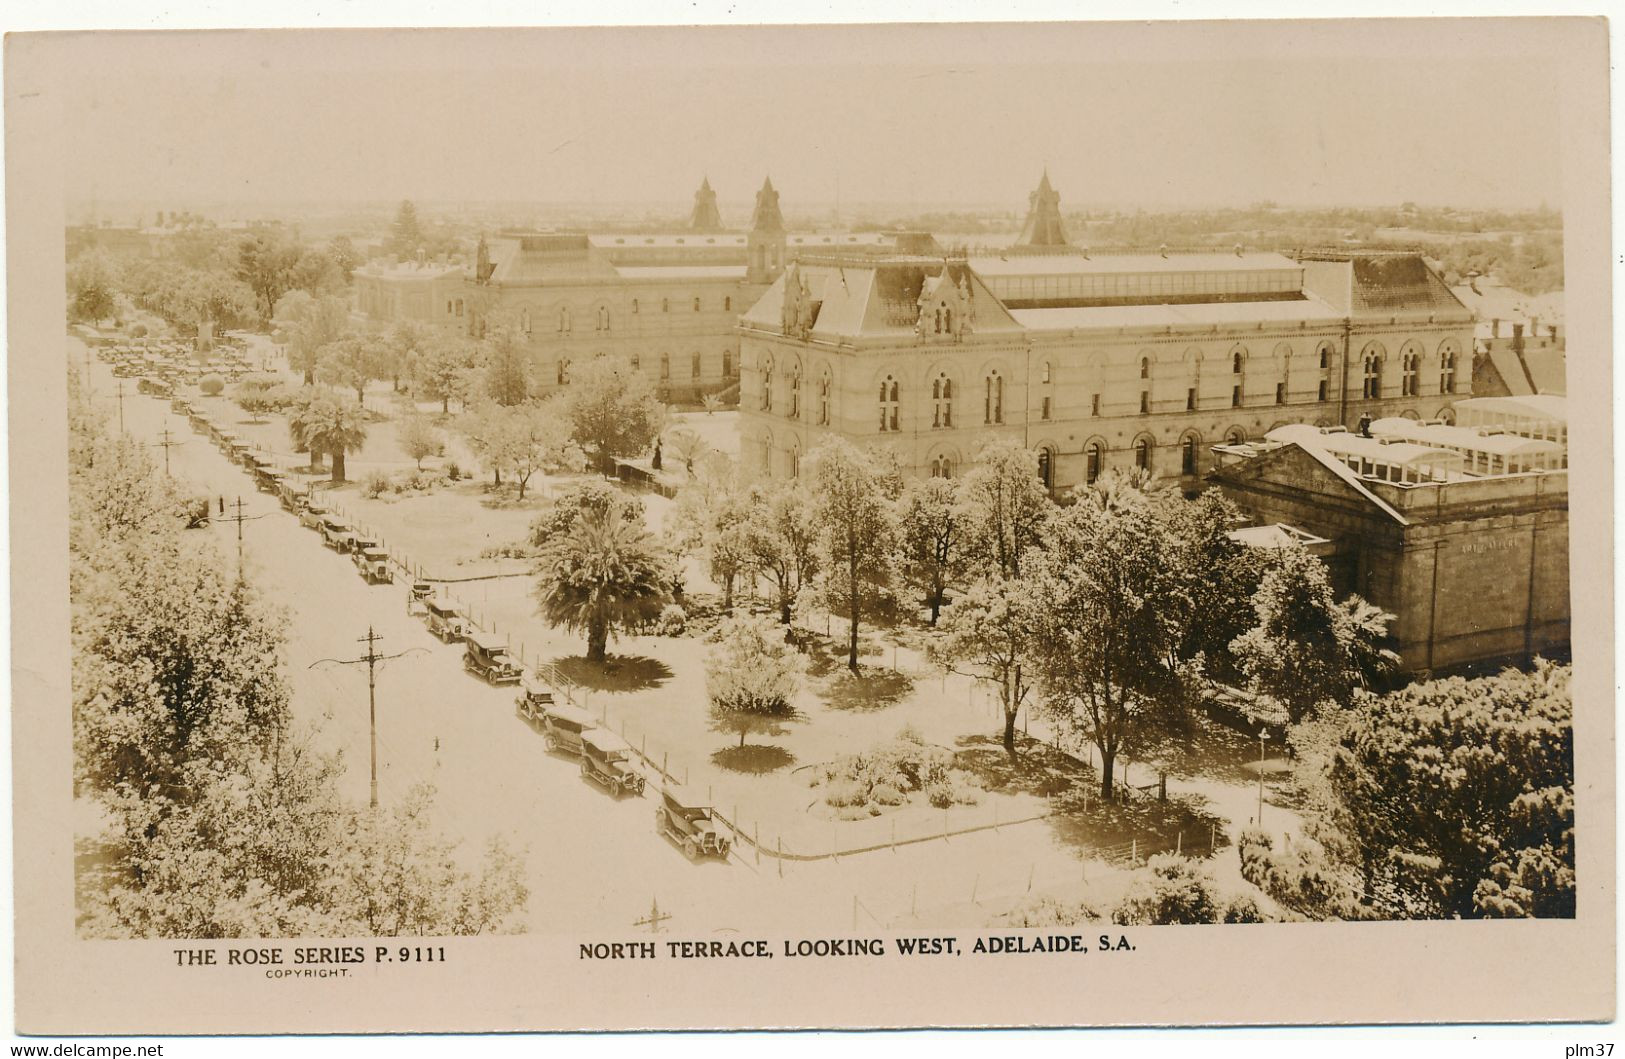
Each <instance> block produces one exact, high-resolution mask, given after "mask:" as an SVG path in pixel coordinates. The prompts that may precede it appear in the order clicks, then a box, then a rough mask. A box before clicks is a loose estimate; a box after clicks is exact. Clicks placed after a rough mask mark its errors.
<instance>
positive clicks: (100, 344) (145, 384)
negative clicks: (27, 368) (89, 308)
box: [85, 336, 251, 397]
mask: <svg viewBox="0 0 1625 1059" xmlns="http://www.w3.org/2000/svg"><path fill="white" fill-rule="evenodd" d="M85 343H86V344H87V345H90V346H92V347H94V348H95V350H96V356H97V357H98V358H99V359H100V360H101V361H102V362H103V363H104V364H110V365H112V367H113V374H114V375H116V376H118V377H119V378H123V379H131V378H139V379H140V380H141V381H140V382H139V383H138V384H137V389H138V390H139V391H140V392H141V393H151V394H156V395H159V396H164V397H168V396H170V395H172V394H173V393H174V390H175V387H177V386H180V385H182V384H187V383H191V384H196V383H197V381H198V380H199V379H201V378H203V376H205V375H210V374H213V375H219V376H220V377H221V378H222V379H225V380H227V381H229V382H236V381H237V380H238V379H240V378H242V377H243V376H244V375H246V374H248V372H249V371H250V370H251V364H250V361H249V358H248V355H247V353H246V352H245V346H244V344H243V343H242V341H241V340H240V339H222V340H220V341H219V342H218V343H217V345H216V348H215V349H213V350H210V351H209V355H208V356H207V357H204V356H201V355H200V354H198V353H197V352H196V351H194V350H193V348H192V345H191V344H190V343H188V342H183V341H179V340H176V339H122V340H121V339H109V338H106V337H102V336H93V337H87V338H85Z"/></svg>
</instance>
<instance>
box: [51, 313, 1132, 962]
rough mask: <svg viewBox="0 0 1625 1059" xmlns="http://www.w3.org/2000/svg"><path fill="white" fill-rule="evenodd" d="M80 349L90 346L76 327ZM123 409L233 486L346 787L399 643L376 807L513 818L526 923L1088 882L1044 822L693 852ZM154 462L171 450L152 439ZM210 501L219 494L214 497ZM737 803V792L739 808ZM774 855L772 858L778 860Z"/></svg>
mask: <svg viewBox="0 0 1625 1059" xmlns="http://www.w3.org/2000/svg"><path fill="white" fill-rule="evenodd" d="M69 355H70V356H71V357H72V361H73V363H74V364H76V365H84V364H85V363H86V356H85V349H84V347H83V346H82V344H81V343H80V342H79V341H78V340H77V339H72V338H70V339H69ZM89 364H90V380H91V383H92V386H93V392H94V397H95V399H96V401H97V402H98V403H99V405H100V406H101V407H102V408H103V409H104V410H105V411H106V412H107V413H108V416H109V420H110V423H111V425H112V427H113V428H114V429H117V427H118V423H119V409H118V404H117V401H116V399H115V397H114V395H115V393H116V387H117V383H118V382H119V381H120V380H117V379H115V378H114V377H113V375H112V373H111V370H110V369H109V368H108V367H107V366H106V365H104V364H101V363H100V362H98V361H96V360H95V359H94V358H90V359H89ZM122 381H123V383H124V391H125V397H124V399H123V421H124V428H125V430H126V431H128V432H129V433H130V434H131V435H133V436H134V437H136V438H138V439H140V440H142V441H144V442H146V443H148V444H153V445H155V446H156V445H157V444H158V443H159V442H160V441H161V440H162V432H163V431H164V430H166V429H167V430H168V431H169V436H170V439H171V440H172V441H177V442H179V444H174V445H172V446H171V447H170V448H169V462H170V468H171V471H172V473H173V474H174V475H175V476H176V477H177V478H180V479H184V480H186V481H187V482H189V483H192V484H193V485H194V486H195V487H196V488H197V491H198V492H199V493H207V494H208V495H209V496H210V497H211V498H212V499H213V498H219V497H224V498H225V501H226V504H227V505H228V515H229V514H231V513H232V512H234V511H235V508H234V507H233V506H232V505H233V504H234V502H235V501H236V500H237V499H238V498H239V497H240V498H241V500H242V502H243V507H242V511H243V514H244V515H245V516H247V518H248V519H249V521H245V522H244V523H243V524H242V527H241V528H242V540H243V544H242V554H243V564H244V573H245V576H247V577H248V578H249V579H250V580H251V581H253V582H254V583H255V584H256V585H257V586H259V587H260V588H261V589H262V590H263V591H264V592H265V594H266V596H267V597H268V598H269V599H270V600H272V601H273V602H274V603H276V604H277V605H279V606H281V607H283V608H285V609H286V611H287V615H288V642H287V660H286V661H287V672H288V675H289V678H290V681H291V684H292V688H293V708H294V715H295V718H296V722H297V723H299V724H318V725H320V734H319V736H318V741H319V743H320V744H321V745H323V746H327V747H335V748H337V749H339V750H340V751H341V752H342V753H343V756H344V759H345V762H346V764H347V772H346V775H345V779H344V788H343V789H344V791H345V793H346V794H347V796H348V797H350V798H352V799H353V800H355V801H356V802H357V803H364V802H365V800H366V799H367V796H368V710H367V673H366V666H365V665H335V664H332V663H326V664H319V665H317V666H316V668H311V666H312V664H313V663H318V662H320V660H323V659H340V660H343V659H355V658H358V657H359V656H360V655H361V654H363V653H364V651H365V647H366V645H365V644H364V643H361V642H359V641H360V638H361V637H364V636H366V634H367V631H368V629H369V628H371V629H372V630H374V631H375V632H376V633H377V634H378V635H379V636H380V637H381V639H380V641H379V643H378V650H379V652H380V653H382V654H386V655H388V654H397V653H400V652H409V653H408V654H406V656H405V657H401V658H398V659H393V660H391V661H389V662H387V663H386V664H384V665H383V666H381V668H380V669H379V671H378V675H377V679H378V687H377V729H378V738H377V746H378V792H379V802H380V805H381V806H383V807H385V808H386V809H387V808H388V807H389V806H391V805H394V804H396V803H398V802H399V800H400V799H401V797H402V796H403V795H404V793H405V792H406V791H407V790H408V789H409V788H410V787H411V786H412V785H413V784H415V783H418V782H422V781H429V782H432V783H433V784H434V785H435V787H436V788H437V790H438V794H437V799H436V812H435V820H436V823H437V824H438V826H439V827H440V828H441V829H442V831H443V833H444V834H446V835H447V836H449V837H454V838H457V839H460V840H461V842H462V847H461V853H462V855H463V859H464V860H465V861H467V862H470V863H471V862H473V860H474V859H475V856H476V855H477V854H478V852H479V851H480V850H481V849H482V848H483V846H484V844H485V843H486V841H487V840H488V839H489V838H490V837H491V836H494V835H497V834H501V835H504V836H507V838H508V839H509V841H510V843H511V844H512V845H513V846H515V847H518V848H522V849H524V850H525V852H526V866H527V877H528V880H529V885H530V890H531V896H530V902H529V922H530V928H531V930H532V931H536V932H548V931H553V930H569V931H570V932H572V933H575V934H578V933H580V932H581V931H583V930H585V931H588V932H591V933H601V934H602V935H603V936H605V937H606V938H607V937H610V936H612V935H619V934H623V933H627V932H630V931H633V930H634V929H643V930H647V929H648V928H647V927H643V928H635V927H634V926H633V924H634V922H635V921H636V920H638V919H639V918H641V917H644V916H646V915H647V914H648V912H649V910H650V906H651V903H653V902H655V901H658V902H659V905H660V909H661V912H662V914H669V915H670V916H671V917H672V918H671V919H670V920H669V921H666V922H665V923H664V925H663V928H662V929H663V930H666V931H669V932H671V933H673V934H675V935H682V934H684V933H690V934H696V935H698V934H705V935H709V934H711V933H713V932H730V931H743V930H751V931H758V932H760V931H764V930H771V931H774V932H781V931H785V930H799V931H807V930H821V931H825V932H835V931H840V932H843V933H844V932H850V931H851V930H852V929H854V923H855V924H856V929H857V930H859V931H865V930H876V929H880V926H881V925H882V924H886V925H889V924H897V925H898V926H900V927H902V926H904V925H906V924H907V923H908V922H911V921H918V922H920V923H922V924H925V923H929V924H931V925H933V926H950V925H952V926H960V927H976V926H980V925H982V924H983V923H984V922H986V920H987V918H988V917H989V916H991V915H993V914H994V913H996V912H998V911H1001V910H1002V909H1003V908H1005V907H1007V906H1008V905H1009V904H1010V903H1011V902H1012V901H1014V900H1017V899H1019V898H1020V897H1021V896H1023V895H1025V894H1026V893H1027V892H1029V890H1030V891H1031V892H1042V891H1044V890H1046V889H1048V890H1051V891H1061V890H1063V889H1064V890H1065V891H1067V892H1069V893H1075V892H1081V891H1080V889H1079V888H1080V886H1081V884H1082V878H1083V874H1084V872H1085V868H1084V866H1083V865H1082V864H1081V863H1080V861H1079V860H1078V859H1077V857H1076V855H1075V853H1073V852H1072V851H1071V850H1069V849H1067V848H1065V847H1064V846H1063V845H1062V844H1061V843H1059V842H1057V840H1056V839H1055V837H1054V835H1053V834H1052V832H1051V829H1050V828H1049V827H1048V826H1047V825H1046V824H1043V823H1037V824H1028V825H1022V826H1018V827H1006V828H1004V829H1002V830H1000V831H989V832H982V833H977V834H972V835H962V836H955V837H954V838H953V839H952V840H950V841H942V842H929V843H922V844H918V845H912V846H905V847H900V848H899V849H897V850H895V851H891V850H887V851H882V852H878V853H870V854H865V855H861V856H856V857H847V858H842V859H841V860H839V861H829V860H824V861H812V862H798V861H791V862H787V863H784V864H782V865H781V864H780V863H779V862H778V861H776V860H775V859H773V858H771V857H763V858H761V859H760V862H759V863H758V859H757V857H756V856H755V854H754V852H753V851H751V850H750V849H749V847H748V846H745V847H743V848H740V849H738V850H736V855H735V856H734V857H733V858H732V859H731V860H730V861H729V862H728V863H726V864H723V863H717V862H701V863H698V864H694V863H690V862H689V861H688V860H687V859H686V858H685V857H684V856H683V855H682V853H681V852H680V851H679V850H678V849H677V848H676V847H675V846H673V845H672V844H671V843H670V842H669V841H667V840H666V839H665V838H663V837H661V836H660V835H658V834H657V833H656V832H655V830H654V823H653V817H654V806H655V804H656V799H657V798H658V794H657V793H656V791H657V789H658V788H657V784H655V783H651V784H650V790H649V793H648V794H647V795H646V796H645V797H644V798H641V799H639V798H629V799H623V800H619V801H617V800H616V799H614V798H612V797H610V796H609V795H607V794H606V793H605V792H604V791H603V790H602V789H601V788H599V787H597V786H596V785H593V784H591V783H589V782H587V781H585V780H583V779H582V777H581V776H580V774H579V771H578V767H577V764H576V761H575V760H574V759H573V758H568V757H564V756H553V755H549V754H547V753H546V751H544V749H543V747H542V740H541V737H540V736H539V735H537V734H535V733H534V732H532V731H531V730H530V728H529V727H528V726H527V725H526V724H525V723H524V722H522V721H521V720H519V719H518V718H517V717H516V716H515V712H514V692H513V690H512V689H496V688H491V687H489V686H487V685H485V684H484V683H482V682H480V681H478V680H476V679H475V678H474V677H472V676H470V675H468V674H467V673H465V672H464V671H463V668H462V664H461V649H460V647H455V646H448V645H445V644H442V643H440V642H439V641H438V640H436V639H435V638H434V637H432V636H431V635H429V633H428V632H427V630H426V629H425V628H424V626H423V623H422V621H421V620H420V619H418V618H416V617H412V616H409V615H408V614H407V612H406V606H405V602H406V589H405V586H403V585H400V584H395V585H379V586H369V585H367V584H366V583H365V582H364V581H363V580H362V579H361V578H360V577H359V576H358V575H357V573H356V571H355V568H354V566H353V564H352V563H351V561H350V560H349V558H348V557H346V556H342V555H339V554H337V553H335V552H333V551H331V550H329V549H327V548H325V547H323V546H322V543H321V539H320V537H319V536H318V535H317V534H316V533H315V532H313V531H311V530H309V529H305V528H303V527H301V526H300V525H299V523H298V521H297V519H296V518H295V517H294V516H293V515H291V514H289V513H287V512H285V511H283V510H282V509H281V507H280V506H279V505H278V504H277V502H276V500H275V499H274V498H272V497H271V496H269V495H267V494H264V493H260V492H257V491H256V490H255V489H254V487H253V482H252V479H251V478H250V476H249V475H248V474H246V473H245V472H244V471H243V470H242V469H241V468H240V467H238V466H237V465H235V464H233V463H231V462H229V461H228V460H227V459H226V458H225V457H224V456H222V455H221V454H220V453H219V451H218V450H217V449H216V448H215V446H214V445H213V444H212V443H211V442H210V441H209V440H208V439H207V438H206V437H200V436H199V435H196V434H194V433H193V432H192V431H191V429H190V428H189V426H188V425H187V422H186V419H185V417H183V416H179V415H175V414H173V413H171V412H170V409H169V403H168V401H167V400H161V399H158V398H154V397H147V396H137V395H136V394H135V393H134V391H135V388H136V387H135V385H134V380H122ZM153 456H154V458H155V459H156V460H157V461H158V462H159V464H160V465H162V462H163V451H162V450H161V449H159V448H156V447H155V448H154V449H153ZM216 511H218V508H216ZM203 532H210V533H213V534H215V536H216V539H217V541H218V543H219V547H220V551H221V555H222V560H223V561H224V562H226V563H228V564H233V563H235V562H236V549H237V532H238V527H237V525H236V524H235V523H233V522H231V521H222V520H218V519H217V520H216V521H215V522H214V524H213V526H212V528H211V529H209V530H205V531H203ZM745 816H746V818H747V819H748V818H749V814H748V812H746V813H745ZM781 867H782V876H781V874H780V872H781ZM1087 874H1088V877H1089V879H1090V880H1091V882H1092V885H1093V886H1094V887H1096V888H1097V889H1098V888H1100V887H1102V886H1104V887H1106V888H1107V889H1108V890H1109V889H1111V887H1112V884H1113V882H1114V881H1117V880H1116V879H1115V878H1114V877H1115V876H1117V875H1118V874H1119V873H1115V872H1112V871H1111V870H1110V869H1108V868H1106V867H1105V866H1104V865H1102V864H1097V863H1091V864H1090V865H1088V867H1087Z"/></svg>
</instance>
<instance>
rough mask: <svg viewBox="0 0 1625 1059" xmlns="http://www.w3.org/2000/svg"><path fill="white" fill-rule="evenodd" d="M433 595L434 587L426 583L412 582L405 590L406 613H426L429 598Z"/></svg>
mask: <svg viewBox="0 0 1625 1059" xmlns="http://www.w3.org/2000/svg"><path fill="white" fill-rule="evenodd" d="M433 595H434V585H432V584H430V583H429V582H427V581H413V582H412V584H411V585H410V586H409V587H408V588H407V590H406V613H408V614H425V613H427V612H428V607H427V605H428V601H429V597H431V596H433Z"/></svg>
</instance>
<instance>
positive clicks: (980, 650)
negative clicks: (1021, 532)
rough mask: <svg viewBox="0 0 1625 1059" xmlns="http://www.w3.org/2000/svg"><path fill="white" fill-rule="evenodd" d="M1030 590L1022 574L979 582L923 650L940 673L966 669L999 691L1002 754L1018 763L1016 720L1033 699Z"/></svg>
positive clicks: (1036, 622) (1034, 633) (1034, 631)
mask: <svg viewBox="0 0 1625 1059" xmlns="http://www.w3.org/2000/svg"><path fill="white" fill-rule="evenodd" d="M1034 587H1035V586H1034V584H1033V583H1032V579H1031V577H1030V576H1028V575H1026V574H1024V575H1022V576H1020V577H1014V578H999V577H982V578H978V579H977V580H976V581H975V582H974V583H973V584H972V585H971V586H970V587H969V588H968V589H966V590H965V591H964V592H962V593H960V595H959V597H958V598H957V599H955V600H954V602H953V605H952V606H950V607H949V608H948V618H947V620H946V621H945V622H943V626H942V630H941V633H940V634H939V635H938V636H937V637H936V638H935V639H933V640H932V641H931V642H930V645H929V646H928V648H927V651H928V654H929V656H930V658H931V659H932V661H934V662H935V663H936V664H938V665H940V666H942V667H943V668H944V669H949V670H957V669H958V667H961V666H963V667H968V668H969V669H970V670H971V672H972V673H974V675H975V676H977V677H978V678H980V679H983V680H987V681H989V682H991V683H992V684H993V685H994V686H995V687H997V688H998V689H999V705H1000V706H1001V707H1002V708H1003V709H1004V749H1005V752H1006V753H1007V754H1009V755H1010V759H1011V760H1012V761H1014V760H1015V758H1016V718H1017V717H1018V716H1019V715H1020V713H1021V708H1022V707H1023V706H1024V705H1026V703H1027V699H1028V696H1029V695H1030V694H1031V693H1032V690H1033V684H1034V678H1035V677H1036V675H1037V665H1036V664H1035V663H1036V662H1037V660H1038V656H1039V652H1040V649H1041V648H1040V644H1039V642H1038V636H1039V634H1040V632H1039V631H1040V629H1041V627H1042V623H1041V621H1040V619H1039V616H1038V614H1037V613H1035V612H1034V610H1033V596H1034Z"/></svg>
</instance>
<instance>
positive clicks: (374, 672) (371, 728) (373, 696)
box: [239, 523, 428, 809]
mask: <svg viewBox="0 0 1625 1059" xmlns="http://www.w3.org/2000/svg"><path fill="white" fill-rule="evenodd" d="M239 525H241V523H239ZM382 639H383V637H382V636H379V635H378V633H377V632H375V631H374V630H373V627H372V626H371V625H369V626H367V635H365V636H361V637H357V639H356V642H357V643H364V644H366V645H367V653H366V654H364V655H362V656H361V657H360V658H323V659H321V660H319V661H316V662H312V663H311V664H310V666H309V668H311V669H315V668H316V667H317V666H319V665H322V664H323V663H332V664H334V665H340V666H355V665H361V664H362V663H363V662H365V663H366V665H367V729H368V736H367V741H368V754H369V756H370V758H371V762H372V773H371V775H372V794H371V801H370V804H371V806H372V808H374V809H376V808H378V691H377V689H378V665H379V663H382V662H387V661H389V660H390V659H392V658H402V657H404V656H406V655H410V654H427V653H428V652H427V651H425V650H424V649H423V648H421V647H413V648H411V649H410V650H406V651H401V652H400V653H399V654H392V655H381V654H379V653H378V641H379V640H382Z"/></svg>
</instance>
